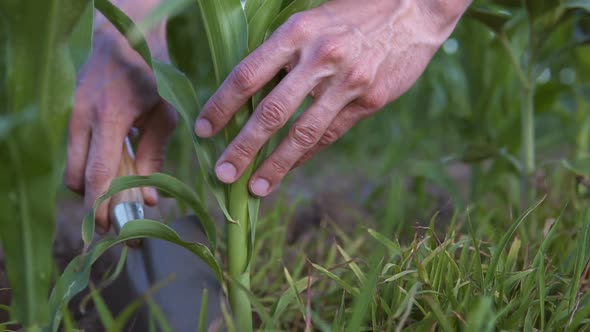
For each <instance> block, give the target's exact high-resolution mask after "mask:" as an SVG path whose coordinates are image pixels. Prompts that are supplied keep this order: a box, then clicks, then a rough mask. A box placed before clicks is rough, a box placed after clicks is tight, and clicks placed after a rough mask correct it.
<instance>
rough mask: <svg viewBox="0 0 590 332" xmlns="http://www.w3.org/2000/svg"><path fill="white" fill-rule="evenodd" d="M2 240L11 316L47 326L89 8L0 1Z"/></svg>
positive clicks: (87, 3)
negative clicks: (69, 128) (59, 198)
mask: <svg viewBox="0 0 590 332" xmlns="http://www.w3.org/2000/svg"><path fill="white" fill-rule="evenodd" d="M0 12H1V13H2V14H0V104H1V105H2V106H1V107H2V109H1V111H0V112H1V113H0V155H1V156H2V172H0V173H1V174H0V211H2V214H1V216H0V239H1V242H2V246H3V248H4V251H5V255H6V267H7V271H8V278H9V281H10V284H11V286H12V293H13V303H12V307H11V317H12V319H13V320H14V321H16V322H19V323H21V324H22V325H24V327H25V328H26V329H27V330H35V329H37V328H39V327H41V326H44V325H45V324H47V322H48V321H49V317H50V312H49V311H50V310H49V308H48V305H47V294H48V292H49V285H50V282H51V278H52V276H53V274H54V270H53V264H52V262H53V258H52V256H51V252H52V250H51V249H52V240H53V232H54V228H55V227H54V226H55V204H56V191H55V188H57V187H58V184H59V181H60V177H61V175H60V173H61V168H62V162H61V160H63V152H64V149H63V145H64V144H63V142H64V140H63V138H64V132H65V125H66V123H67V119H68V114H69V111H70V110H71V108H72V101H73V98H72V96H73V91H74V84H75V74H76V68H77V67H78V68H79V66H80V65H81V64H82V63H83V62H84V59H85V58H86V57H87V56H88V53H89V51H90V45H91V31H92V17H93V15H92V6H91V4H90V1H74V0H67V1H53V0H49V1H43V2H36V1H20V0H18V1H12V0H6V1H2V2H0Z"/></svg>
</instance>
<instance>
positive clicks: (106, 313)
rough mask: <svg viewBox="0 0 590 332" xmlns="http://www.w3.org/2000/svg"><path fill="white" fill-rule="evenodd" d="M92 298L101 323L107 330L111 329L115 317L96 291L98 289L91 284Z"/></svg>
mask: <svg viewBox="0 0 590 332" xmlns="http://www.w3.org/2000/svg"><path fill="white" fill-rule="evenodd" d="M90 296H91V297H92V302H94V308H96V312H97V313H98V317H99V318H100V322H101V323H102V326H103V327H104V328H105V329H107V330H108V329H110V328H111V326H112V324H113V315H112V314H111V312H110V310H109V308H108V306H107V305H106V303H105V302H104V300H103V299H102V297H101V296H100V294H99V293H98V291H97V290H96V288H95V287H94V286H93V285H92V284H90Z"/></svg>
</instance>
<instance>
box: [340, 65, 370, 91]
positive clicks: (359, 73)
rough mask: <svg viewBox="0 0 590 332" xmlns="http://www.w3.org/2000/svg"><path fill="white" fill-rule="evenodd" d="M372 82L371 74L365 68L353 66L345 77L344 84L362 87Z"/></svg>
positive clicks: (356, 87)
mask: <svg viewBox="0 0 590 332" xmlns="http://www.w3.org/2000/svg"><path fill="white" fill-rule="evenodd" d="M372 83H373V75H371V73H370V72H369V71H367V70H365V69H362V68H355V69H353V70H352V71H351V72H350V74H348V76H347V77H346V79H345V82H344V84H345V86H347V87H349V88H352V89H363V88H367V87H369V86H371V84H372Z"/></svg>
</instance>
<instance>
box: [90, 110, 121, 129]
mask: <svg viewBox="0 0 590 332" xmlns="http://www.w3.org/2000/svg"><path fill="white" fill-rule="evenodd" d="M94 114H95V117H96V118H95V120H96V124H97V125H99V126H106V127H111V126H115V127H118V126H119V125H120V124H121V121H120V119H119V116H120V114H119V112H117V111H115V110H114V109H113V108H111V107H104V108H103V107H97V108H96V109H95V110H94Z"/></svg>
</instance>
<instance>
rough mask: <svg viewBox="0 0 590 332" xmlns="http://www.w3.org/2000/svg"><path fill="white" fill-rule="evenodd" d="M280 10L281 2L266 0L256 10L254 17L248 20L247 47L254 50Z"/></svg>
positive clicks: (264, 36)
mask: <svg viewBox="0 0 590 332" xmlns="http://www.w3.org/2000/svg"><path fill="white" fill-rule="evenodd" d="M280 10H281V2H280V1H276V0H270V1H269V0H266V1H265V2H264V3H263V4H262V5H261V6H260V7H259V9H258V10H257V12H256V14H255V15H254V17H252V18H251V19H249V20H248V49H249V50H250V51H253V50H255V49H256V48H257V47H258V46H259V45H260V44H262V42H264V40H265V38H266V32H267V31H268V29H269V28H270V25H271V24H272V23H273V21H274V19H275V18H276V16H277V15H278V14H279V12H280Z"/></svg>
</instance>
